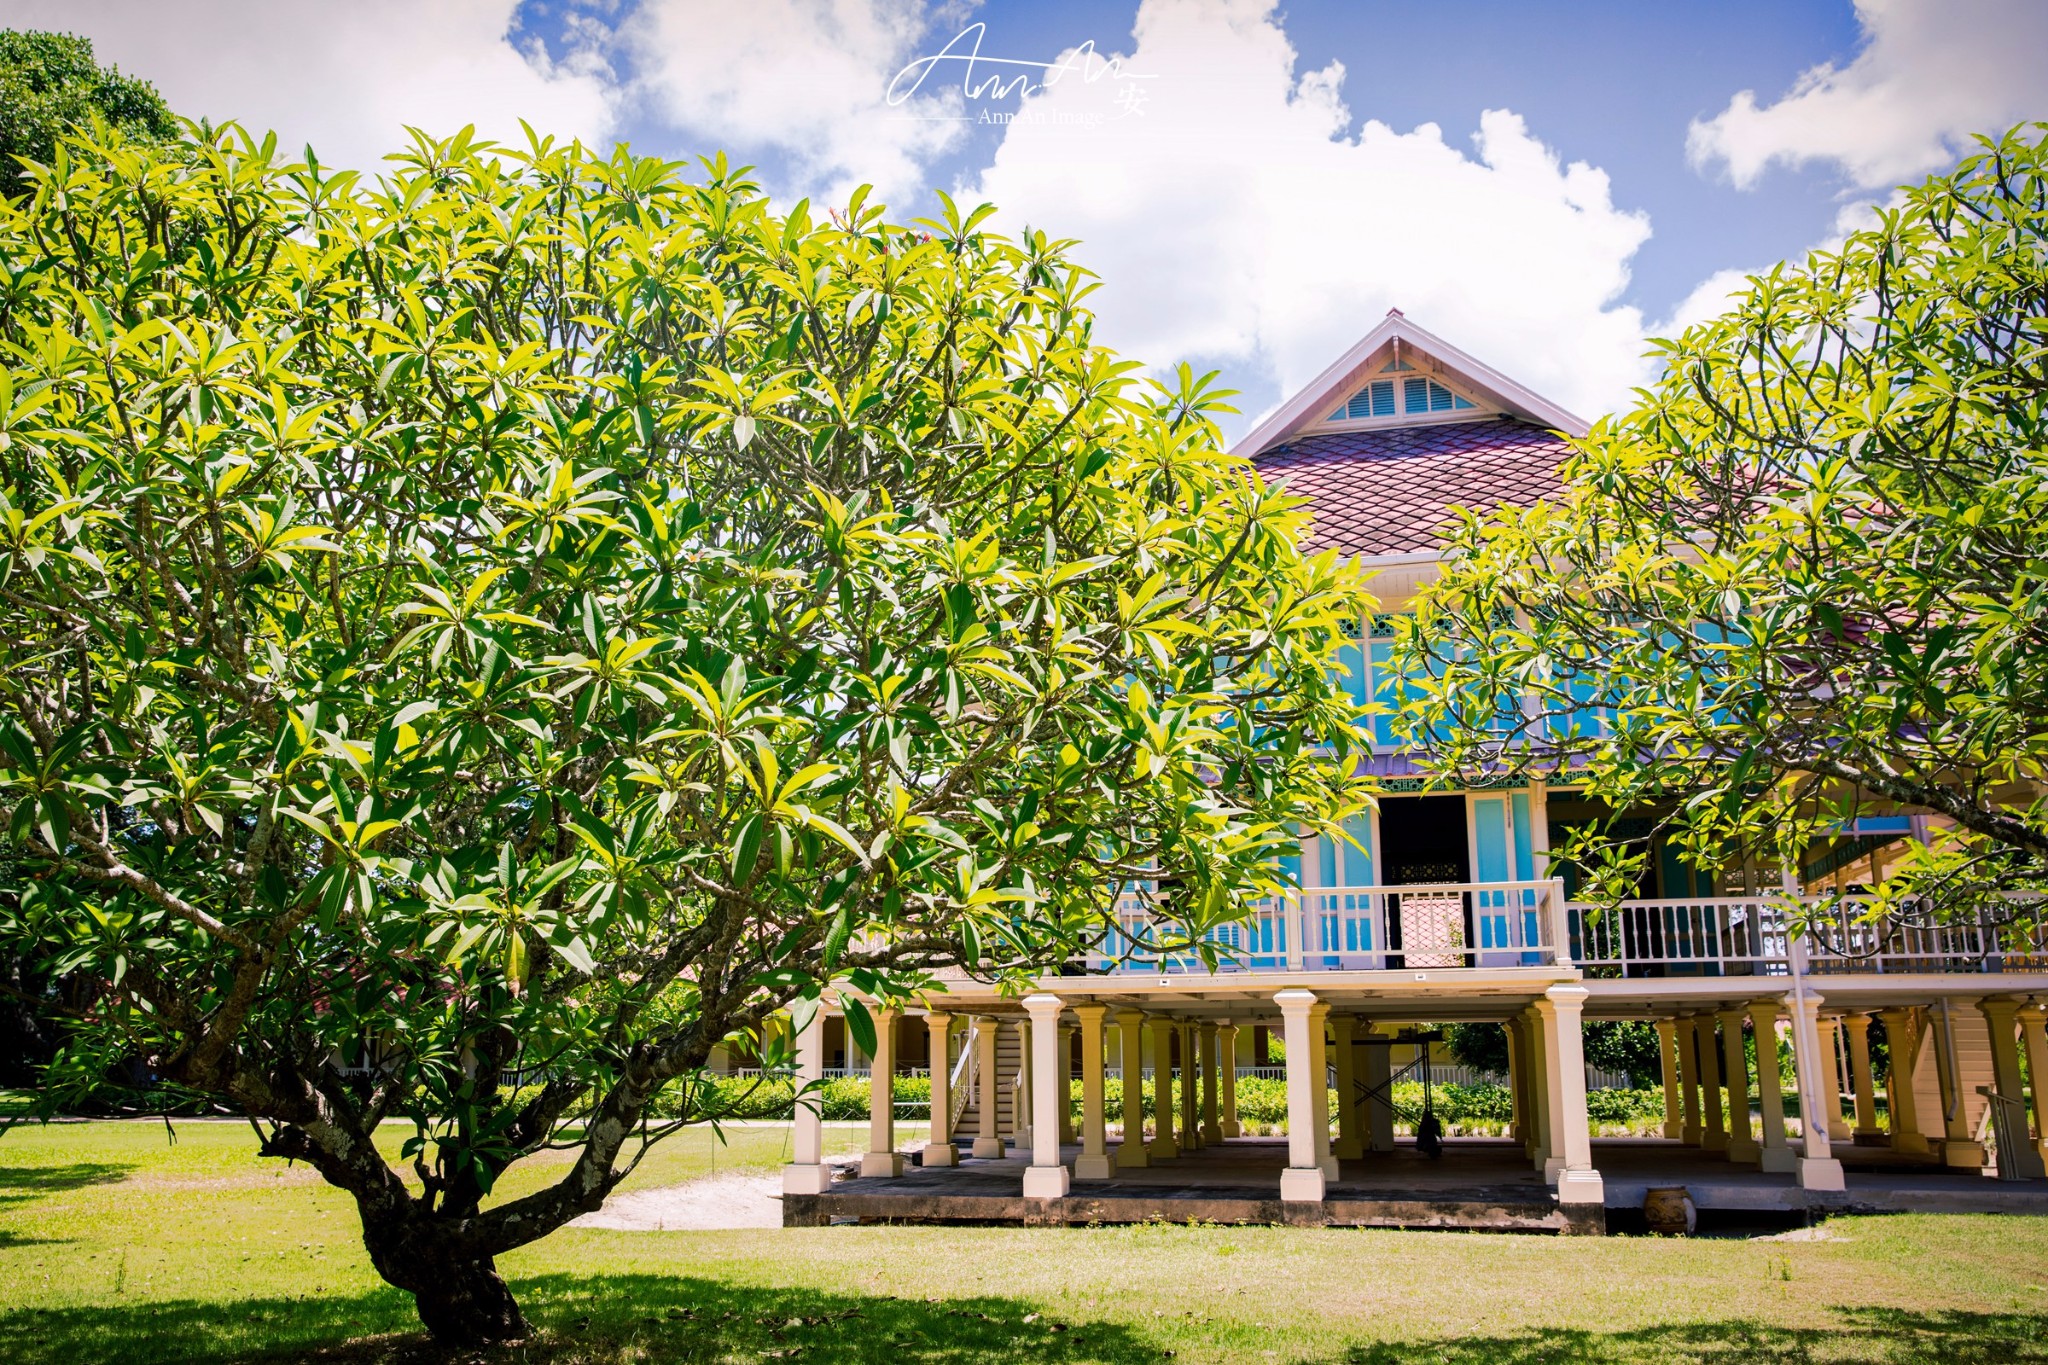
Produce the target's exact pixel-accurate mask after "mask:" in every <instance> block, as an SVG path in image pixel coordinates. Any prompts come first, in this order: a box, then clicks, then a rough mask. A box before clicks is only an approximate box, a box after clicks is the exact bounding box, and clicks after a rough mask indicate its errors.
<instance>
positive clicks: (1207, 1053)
mask: <svg viewBox="0 0 2048 1365" xmlns="http://www.w3.org/2000/svg"><path fill="white" fill-rule="evenodd" d="M1201 1044H1202V1141H1203V1142H1205V1143H1208V1144H1211V1145H1214V1144H1215V1143H1218V1142H1221V1141H1223V1127H1222V1125H1221V1124H1219V1123H1218V1122H1217V1121H1216V1026H1215V1025H1214V1024H1207V1023H1205V1024H1203V1025H1202V1030H1201Z"/></svg>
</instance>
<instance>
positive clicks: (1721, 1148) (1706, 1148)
mask: <svg viewBox="0 0 2048 1365" xmlns="http://www.w3.org/2000/svg"><path fill="white" fill-rule="evenodd" d="M1700 1150H1701V1151H1703V1152H1725V1151H1727V1150H1728V1135H1727V1134H1726V1133H1708V1134H1707V1135H1706V1136H1705V1137H1703V1138H1701V1139H1700Z"/></svg>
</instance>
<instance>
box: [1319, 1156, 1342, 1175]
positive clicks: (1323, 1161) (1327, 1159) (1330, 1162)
mask: <svg viewBox="0 0 2048 1365" xmlns="http://www.w3.org/2000/svg"><path fill="white" fill-rule="evenodd" d="M1316 1169H1317V1170H1319V1171H1321V1172H1322V1173H1323V1179H1324V1180H1335V1179H1336V1178H1337V1158H1336V1157H1334V1156H1319V1157H1317V1158H1316Z"/></svg>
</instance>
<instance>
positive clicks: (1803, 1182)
mask: <svg viewBox="0 0 2048 1365" xmlns="http://www.w3.org/2000/svg"><path fill="white" fill-rule="evenodd" d="M1799 1188H1800V1189H1802V1190H1845V1189H1847V1188H1849V1187H1848V1185H1847V1183H1846V1182H1844V1181H1843V1179H1842V1163H1841V1162H1839V1161H1837V1160H1835V1159H1834V1158H1833V1157H1831V1156H1823V1157H1800V1158H1799Z"/></svg>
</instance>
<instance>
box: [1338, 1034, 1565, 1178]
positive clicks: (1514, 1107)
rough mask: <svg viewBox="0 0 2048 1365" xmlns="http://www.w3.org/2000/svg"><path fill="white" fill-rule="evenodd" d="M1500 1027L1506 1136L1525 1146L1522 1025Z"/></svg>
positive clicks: (1526, 1070) (1526, 1141)
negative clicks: (1505, 1045) (1505, 1043)
mask: <svg viewBox="0 0 2048 1365" xmlns="http://www.w3.org/2000/svg"><path fill="white" fill-rule="evenodd" d="M1501 1027H1502V1028H1503V1029H1504V1030H1506V1032H1507V1035H1508V1111H1509V1113H1510V1114H1512V1115H1513V1117H1511V1118H1510V1119H1509V1120H1508V1136H1509V1137H1511V1138H1513V1139H1514V1140H1515V1141H1517V1142H1519V1143H1522V1144H1523V1145H1524V1146H1525V1147H1526V1146H1527V1145H1528V1140H1529V1138H1528V1134H1527V1133H1525V1132H1523V1131H1522V1130H1523V1129H1525V1128H1527V1127H1528V1126H1529V1124H1528V1117H1527V1116H1528V1112H1529V1111H1528V1106H1527V1102H1526V1101H1525V1100H1524V1099H1523V1097H1522V1088H1523V1082H1524V1080H1525V1079H1526V1077H1527V1073H1528V1067H1527V1066H1526V1065H1525V1064H1524V1063H1523V1061H1522V1025H1521V1023H1520V1021H1518V1020H1515V1019H1509V1020H1508V1021H1507V1022H1506V1023H1504V1024H1502V1025H1501ZM1366 1033H1367V1034H1368V1035H1370V1034H1371V1033H1372V1029H1371V1028H1370V1027H1368V1028H1367V1029H1366ZM1378 1051H1379V1049H1378V1048H1376V1047H1375V1048H1373V1049H1371V1052H1378ZM1368 1055H1370V1053H1368ZM1377 1079H1378V1078H1377V1077H1375V1078H1373V1079H1371V1080H1368V1081H1367V1082H1366V1084H1368V1085H1372V1084H1376V1083H1377ZM1372 1107H1373V1108H1378V1107H1379V1106H1378V1105H1374V1106H1372ZM1374 1150H1378V1148H1377V1147H1375V1148H1374Z"/></svg>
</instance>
